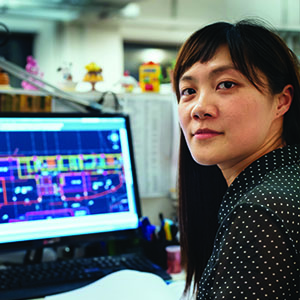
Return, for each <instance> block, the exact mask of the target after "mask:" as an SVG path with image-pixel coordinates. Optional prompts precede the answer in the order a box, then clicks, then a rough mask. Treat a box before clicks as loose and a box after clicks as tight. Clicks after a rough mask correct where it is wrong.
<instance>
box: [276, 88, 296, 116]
mask: <svg viewBox="0 0 300 300" xmlns="http://www.w3.org/2000/svg"><path fill="white" fill-rule="evenodd" d="M293 96H294V88H293V86H292V85H291V84H288V85H286V86H285V87H284V88H283V90H282V92H281V93H279V94H278V95H277V108H276V109H277V112H276V116H277V117H281V116H283V115H284V114H285V113H286V112H287V111H288V110H289V108H290V106H291V104H292V100H293Z"/></svg>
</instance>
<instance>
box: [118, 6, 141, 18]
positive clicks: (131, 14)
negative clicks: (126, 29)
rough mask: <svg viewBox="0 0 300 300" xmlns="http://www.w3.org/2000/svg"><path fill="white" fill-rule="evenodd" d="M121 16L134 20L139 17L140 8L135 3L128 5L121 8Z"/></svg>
mask: <svg viewBox="0 0 300 300" xmlns="http://www.w3.org/2000/svg"><path fill="white" fill-rule="evenodd" d="M121 15H122V16H123V17H125V18H136V17H138V16H139V15H140V6H139V5H138V4H136V3H128V4H127V5H126V6H125V7H124V8H122V10H121Z"/></svg>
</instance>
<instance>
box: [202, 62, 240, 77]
mask: <svg viewBox="0 0 300 300" xmlns="http://www.w3.org/2000/svg"><path fill="white" fill-rule="evenodd" d="M226 71H235V72H238V70H237V69H236V68H235V67H234V66H233V65H224V66H220V67H217V68H215V69H213V70H211V71H210V72H209V74H208V76H209V78H211V77H215V76H216V75H219V74H220V73H224V72H226Z"/></svg>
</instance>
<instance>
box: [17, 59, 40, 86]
mask: <svg viewBox="0 0 300 300" xmlns="http://www.w3.org/2000/svg"><path fill="white" fill-rule="evenodd" d="M25 70H26V71H27V72H28V73H30V74H33V75H35V76H38V77H41V78H42V77H43V76H44V73H42V72H40V68H39V66H38V64H37V61H36V60H35V59H34V58H33V57H32V56H27V64H26V67H25ZM29 78H30V77H29ZM30 80H32V81H33V82H35V83H36V84H37V85H39V86H43V84H42V83H41V82H40V81H38V80H35V79H33V78H30ZM22 87H23V89H25V90H38V88H37V87H36V86H33V85H32V84H30V83H29V82H27V81H25V80H23V81H22Z"/></svg>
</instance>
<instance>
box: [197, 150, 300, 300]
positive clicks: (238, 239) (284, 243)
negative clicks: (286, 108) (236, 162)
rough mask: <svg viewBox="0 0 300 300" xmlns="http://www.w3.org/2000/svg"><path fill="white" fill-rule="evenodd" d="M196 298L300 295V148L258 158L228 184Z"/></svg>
mask: <svg viewBox="0 0 300 300" xmlns="http://www.w3.org/2000/svg"><path fill="white" fill-rule="evenodd" d="M218 217H219V223H220V227H219V230H218V232H217V235H216V238H215V243H214V248H213V252H212V255H211V257H210V259H209V261H208V264H207V266H206V268H205V270H204V272H203V275H202V278H201V280H200V283H199V290H198V293H197V299H201V300H202V299H214V300H221V299H226V300H228V299H239V300H241V299H251V300H252V299H268V300H270V299H272V300H275V299H280V300H282V299H288V300H292V299H295V300H296V299H300V271H299V268H300V254H299V253H300V243H299V240H300V235H299V233H300V147H299V146H287V147H284V148H282V149H277V150H275V151H273V152H270V153H268V154H267V155H265V156H263V157H261V158H259V159H258V160H257V161H255V162H254V163H252V164H251V165H250V166H249V167H247V168H246V169H245V170H244V171H243V172H242V173H240V174H239V176H238V177H237V178H236V179H235V181H234V182H233V183H232V185H231V186H230V187H229V188H228V190H227V193H226V194H225V196H224V198H223V201H222V203H221V206H220V210H219V216H218Z"/></svg>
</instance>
